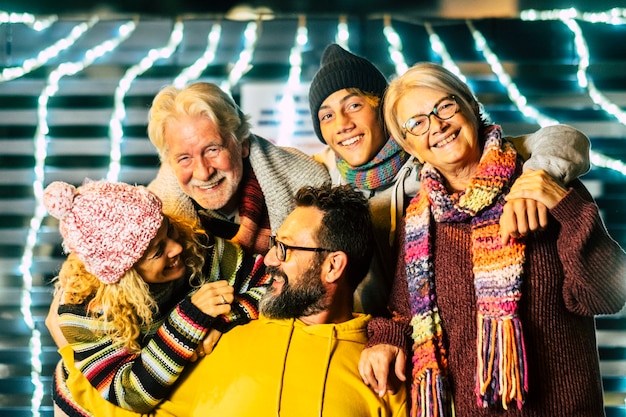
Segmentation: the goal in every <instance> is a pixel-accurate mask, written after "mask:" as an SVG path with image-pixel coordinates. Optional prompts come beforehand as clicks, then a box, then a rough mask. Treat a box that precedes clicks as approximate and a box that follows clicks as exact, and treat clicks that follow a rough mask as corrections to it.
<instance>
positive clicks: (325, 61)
mask: <svg viewBox="0 0 626 417" xmlns="http://www.w3.org/2000/svg"><path fill="white" fill-rule="evenodd" d="M344 88H358V89H359V90H361V91H363V92H366V93H370V94H373V95H375V96H377V97H380V98H382V97H383V94H384V93H385V89H386V88H387V80H386V79H385V76H384V75H383V74H382V73H381V72H380V71H379V70H378V68H376V67H375V66H374V64H372V63H371V62H370V61H368V60H367V59H365V58H361V57H359V56H356V55H354V54H352V53H350V52H348V51H346V50H345V49H343V48H342V47H341V46H339V45H337V44H331V45H328V47H326V49H325V50H324V53H323V54H322V61H321V62H320V69H319V70H318V71H317V73H316V74H315V76H314V77H313V81H311V87H310V89H309V108H310V109H311V118H312V119H313V129H315V134H316V135H317V137H318V138H319V140H320V141H322V143H326V141H325V140H324V138H323V137H322V132H321V130H320V121H319V119H318V118H317V112H318V110H319V109H320V106H321V105H322V103H323V102H324V100H326V98H327V97H328V96H330V95H331V94H333V93H334V92H336V91H339V90H343V89H344Z"/></svg>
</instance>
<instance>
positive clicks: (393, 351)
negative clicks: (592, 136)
mask: <svg viewBox="0 0 626 417" xmlns="http://www.w3.org/2000/svg"><path fill="white" fill-rule="evenodd" d="M384 100H385V104H384V114H385V120H386V121H387V126H388V127H389V130H390V132H391V134H392V135H393V137H396V138H398V143H400V145H401V146H402V148H403V149H404V150H405V151H406V152H408V153H410V154H411V155H412V156H414V157H415V158H417V159H418V160H419V161H420V162H422V163H423V164H424V165H423V167H422V169H421V172H420V181H421V188H420V191H419V192H418V194H417V195H416V196H415V197H414V198H413V199H412V200H411V202H410V204H409V206H408V208H407V210H406V214H405V217H404V219H403V222H402V225H401V227H400V228H399V230H400V239H401V240H400V242H401V247H400V256H399V257H398V268H397V272H396V275H395V277H394V283H393V290H392V294H391V297H390V300H389V306H390V310H391V311H392V312H393V320H390V319H384V318H377V319H374V320H372V321H371V322H370V324H369V325H368V331H369V332H368V333H369V335H370V339H369V342H368V346H367V347H366V349H364V351H363V354H362V358H361V361H360V364H359V370H360V373H361V375H362V378H363V379H364V381H366V383H368V384H369V385H370V386H371V387H372V388H374V389H375V390H376V391H377V392H379V393H384V392H385V391H387V389H389V387H390V385H389V381H388V379H389V378H388V377H389V376H392V377H393V376H395V377H397V378H398V379H400V380H405V379H406V380H408V382H409V383H410V386H411V399H412V404H411V405H412V410H411V415H412V416H422V417H444V416H446V417H447V416H453V415H457V416H462V417H486V416H529V417H530V416H532V417H554V416H576V417H598V416H602V415H604V409H603V404H602V401H603V399H602V384H601V378H600V369H599V363H598V354H597V350H596V339H595V322H594V315H597V314H611V313H616V312H618V311H620V309H621V308H622V307H623V305H624V303H625V302H626V280H624V276H625V275H626V253H624V251H623V250H622V248H620V246H619V245H618V244H617V243H616V242H615V241H614V240H613V239H612V238H611V237H610V236H609V235H608V233H607V231H606V228H605V227H604V224H603V223H602V220H601V218H600V214H599V212H598V206H597V205H596V204H595V202H594V201H593V198H592V197H591V195H590V194H589V192H588V191H587V190H586V189H585V187H584V186H583V184H582V183H581V181H579V180H573V181H572V182H571V183H570V184H568V185H567V186H562V185H560V184H559V183H557V182H556V181H555V180H553V179H552V178H551V177H550V176H549V175H546V173H545V172H543V171H540V170H537V171H530V172H526V173H524V174H523V175H522V161H521V158H520V157H519V154H518V153H517V152H516V150H515V148H514V147H513V145H512V144H511V143H510V142H509V141H508V140H506V138H504V137H503V135H502V129H501V128H500V126H498V125H495V124H492V123H491V122H489V121H488V119H487V117H486V115H485V114H484V113H483V112H482V109H481V105H480V104H479V102H478V101H477V99H476V98H475V96H474V94H473V93H472V92H471V90H470V89H469V87H468V86H467V85H466V84H465V83H464V82H462V81H461V80H460V79H459V78H458V77H457V76H456V75H454V74H453V73H451V72H450V71H448V70H446V69H445V68H443V67H442V66H439V65H436V64H431V63H421V64H416V65H415V66H413V67H412V68H410V69H409V70H408V71H407V72H406V73H405V74H404V75H402V76H400V77H398V78H397V79H395V80H394V81H392V82H391V83H390V85H389V88H388V89H387V92H386V93H385V98H384ZM520 197H523V198H530V199H532V200H535V201H537V202H538V203H540V204H542V205H543V206H545V207H546V208H547V212H546V213H544V214H545V218H543V221H542V225H543V226H544V227H543V229H542V230H540V231H537V232H535V233H532V234H529V235H527V236H521V237H514V238H506V239H503V238H502V236H501V227H500V224H499V221H500V218H501V216H502V213H503V211H504V210H505V209H504V207H505V204H506V202H507V201H508V200H510V199H516V198H520ZM542 217H544V216H542ZM548 217H549V218H548ZM407 362H409V363H410V366H409V370H410V373H409V374H408V377H407V375H406V374H405V364H406V363H407Z"/></svg>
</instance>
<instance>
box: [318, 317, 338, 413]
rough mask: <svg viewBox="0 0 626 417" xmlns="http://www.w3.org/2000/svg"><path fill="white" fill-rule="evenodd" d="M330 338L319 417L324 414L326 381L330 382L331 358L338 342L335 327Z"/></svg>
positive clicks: (331, 330)
mask: <svg viewBox="0 0 626 417" xmlns="http://www.w3.org/2000/svg"><path fill="white" fill-rule="evenodd" d="M330 333H331V334H330V336H329V337H328V348H327V349H326V370H325V372H324V379H323V380H322V389H321V395H320V406H319V410H320V413H319V417H322V414H324V397H325V396H326V381H327V380H328V372H329V370H330V358H331V357H332V356H333V348H334V346H335V343H336V341H337V328H336V327H335V326H333V327H332V328H331V329H330Z"/></svg>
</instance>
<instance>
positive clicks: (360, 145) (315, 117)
mask: <svg viewBox="0 0 626 417" xmlns="http://www.w3.org/2000/svg"><path fill="white" fill-rule="evenodd" d="M386 88H387V80H386V78H385V76H384V75H383V74H382V73H381V72H380V71H379V70H378V69H377V68H376V67H375V66H374V65H373V64H372V63H371V62H370V61H368V60H367V59H365V58H363V57H360V56H357V55H355V54H353V53H351V52H349V51H346V50H345V49H343V48H342V47H341V46H339V45H336V44H331V45H329V46H328V47H327V48H326V49H325V51H324V53H323V55H322V59H321V63H320V68H319V70H318V72H317V73H316V74H315V76H314V77H313V80H312V82H311V86H310V89H309V107H310V110H311V116H312V121H313V128H314V130H315V133H316V135H317V137H318V138H319V140H320V141H321V142H322V143H325V144H327V145H328V147H327V148H326V149H325V150H324V151H322V152H320V153H318V154H316V155H314V157H315V159H316V160H318V161H319V162H321V163H323V164H324V165H326V167H327V168H328V171H329V173H330V175H331V178H332V181H333V184H351V185H352V186H353V187H354V188H356V189H359V190H361V191H362V192H363V193H364V194H365V195H366V196H367V197H368V198H369V200H370V207H371V210H372V220H373V223H374V233H375V236H376V241H377V252H376V254H375V256H374V259H373V260H372V264H371V268H370V273H369V275H368V277H367V278H366V279H365V280H364V281H363V283H362V284H361V286H360V287H359V289H358V290H357V293H356V295H355V302H356V308H357V309H359V310H360V311H365V312H367V313H370V314H373V315H386V314H387V309H386V303H387V297H388V294H389V285H390V280H388V279H386V278H385V277H392V276H393V274H394V272H395V259H396V250H395V242H394V241H395V225H396V223H397V221H399V220H400V218H401V216H402V215H403V213H404V207H405V202H406V203H408V202H409V200H410V198H411V197H412V196H414V195H415V193H416V192H417V190H418V189H419V182H418V170H419V168H420V166H419V164H418V162H417V161H415V160H414V159H413V158H412V157H410V155H408V154H407V153H406V152H404V150H403V149H402V148H401V147H400V146H399V145H398V144H397V143H396V141H395V140H394V139H393V138H391V137H389V135H388V134H387V132H386V128H385V123H384V120H383V117H382V114H381V113H382V112H381V107H382V106H381V104H382V99H383V96H384V93H385V90H386ZM509 139H510V140H512V141H513V143H514V144H515V147H516V148H517V150H518V152H519V153H520V154H521V155H522V156H524V157H525V158H526V159H527V161H526V163H525V165H524V168H525V169H534V170H537V169H543V170H545V171H546V172H548V174H550V175H551V176H552V177H554V178H555V179H557V180H558V181H561V182H563V183H564V184H566V183H568V182H569V181H571V180H572V179H574V178H576V177H578V176H580V175H582V174H584V173H586V172H587V170H588V169H589V139H588V138H587V137H586V136H585V135H584V134H583V133H581V132H579V131H578V130H576V129H573V128H571V127H569V126H565V125H558V126H550V127H546V128H542V129H540V130H539V131H537V132H536V133H533V134H531V135H526V136H520V137H516V138H509ZM509 204H511V207H512V209H511V210H510V211H509V213H510V216H509V217H506V216H503V219H504V220H503V224H501V226H502V229H503V233H507V234H515V233H527V232H528V231H530V230H534V229H537V228H539V227H540V226H541V224H540V221H539V216H538V212H537V210H536V209H527V208H526V201H525V200H519V201H516V202H512V203H509ZM531 206H532V207H536V206H535V205H534V204H529V207H531ZM511 207H510V208H511Z"/></svg>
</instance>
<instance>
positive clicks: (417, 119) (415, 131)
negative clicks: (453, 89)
mask: <svg viewBox="0 0 626 417" xmlns="http://www.w3.org/2000/svg"><path fill="white" fill-rule="evenodd" d="M458 112H459V105H458V103H457V102H456V98H455V97H454V96H452V95H450V96H448V97H444V98H442V99H441V100H439V101H438V102H437V104H435V105H434V106H433V111H431V112H430V113H428V114H416V115H415V116H413V117H411V118H410V119H409V120H407V121H406V122H404V124H403V125H402V130H403V132H404V137H405V138H406V134H407V132H408V133H410V134H412V135H413V136H421V135H423V134H424V133H426V132H428V130H429V129H430V116H435V117H437V118H438V119H439V120H448V119H450V118H452V116H454V115H455V114H457V113H458Z"/></svg>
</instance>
